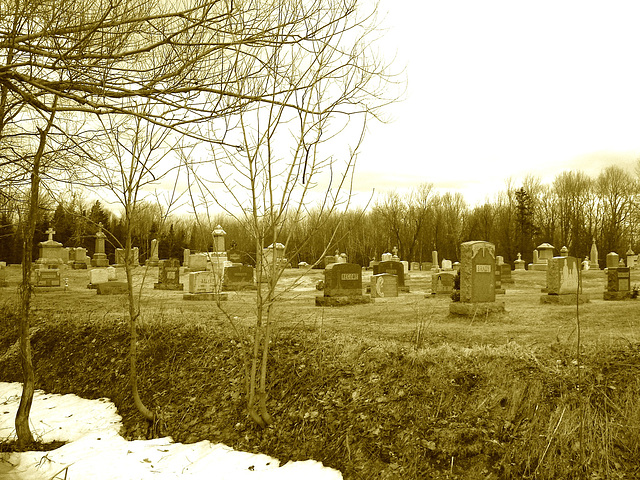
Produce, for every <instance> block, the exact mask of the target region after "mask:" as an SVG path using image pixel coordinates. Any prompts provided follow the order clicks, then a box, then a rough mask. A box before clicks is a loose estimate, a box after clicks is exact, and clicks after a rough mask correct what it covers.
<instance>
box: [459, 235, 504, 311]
mask: <svg viewBox="0 0 640 480" xmlns="http://www.w3.org/2000/svg"><path fill="white" fill-rule="evenodd" d="M460 256H461V264H462V266H461V268H460V301H461V302H466V303H479V302H494V301H495V299H496V292H495V261H496V259H495V245H494V244H493V243H490V242H484V241H471V242H464V243H463V244H462V245H461V247H460Z"/></svg>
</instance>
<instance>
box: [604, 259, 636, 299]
mask: <svg viewBox="0 0 640 480" xmlns="http://www.w3.org/2000/svg"><path fill="white" fill-rule="evenodd" d="M627 298H631V269H630V268H629V267H618V268H609V269H608V270H607V287H606V290H605V292H604V299H605V300H624V299H627Z"/></svg>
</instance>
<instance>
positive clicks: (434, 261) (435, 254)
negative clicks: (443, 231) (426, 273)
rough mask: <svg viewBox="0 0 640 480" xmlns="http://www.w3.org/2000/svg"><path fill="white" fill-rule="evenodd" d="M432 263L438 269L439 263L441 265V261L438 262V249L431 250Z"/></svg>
mask: <svg viewBox="0 0 640 480" xmlns="http://www.w3.org/2000/svg"><path fill="white" fill-rule="evenodd" d="M431 264H432V265H433V267H435V268H436V269H437V268H438V265H440V263H439V262H438V251H437V250H433V251H432V252H431Z"/></svg>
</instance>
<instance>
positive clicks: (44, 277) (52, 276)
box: [36, 268, 60, 287]
mask: <svg viewBox="0 0 640 480" xmlns="http://www.w3.org/2000/svg"><path fill="white" fill-rule="evenodd" d="M59 286H60V270H58V269H57V268H47V269H44V268H40V269H38V270H36V287H59Z"/></svg>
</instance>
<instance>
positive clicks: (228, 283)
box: [222, 265, 257, 291]
mask: <svg viewBox="0 0 640 480" xmlns="http://www.w3.org/2000/svg"><path fill="white" fill-rule="evenodd" d="M222 288H223V289H224V290H234V291H235V290H255V289H256V288H257V287H256V283H255V274H254V270H253V267H250V266H248V265H231V266H229V267H226V268H225V269H224V277H223V280H222Z"/></svg>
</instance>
